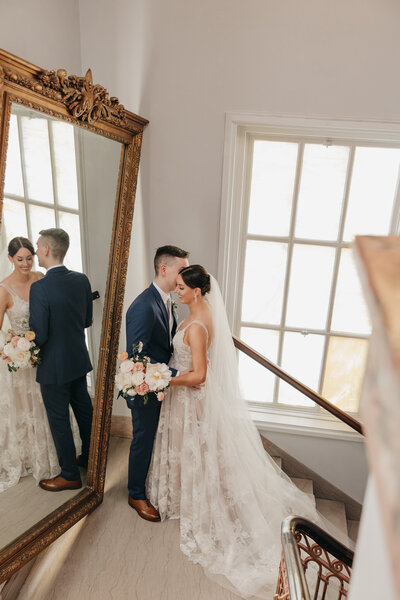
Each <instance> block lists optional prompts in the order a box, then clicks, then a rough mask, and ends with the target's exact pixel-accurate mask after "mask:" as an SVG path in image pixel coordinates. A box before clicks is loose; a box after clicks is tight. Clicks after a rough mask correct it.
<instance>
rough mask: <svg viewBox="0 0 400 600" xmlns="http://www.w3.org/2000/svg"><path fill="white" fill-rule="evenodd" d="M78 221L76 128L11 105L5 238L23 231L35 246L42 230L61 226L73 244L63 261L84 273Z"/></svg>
mask: <svg viewBox="0 0 400 600" xmlns="http://www.w3.org/2000/svg"><path fill="white" fill-rule="evenodd" d="M61 158H62V160H61ZM80 221H81V215H80V212H79V195H78V175H77V159H76V152H75V136H74V127H73V126H72V125H70V124H68V123H66V122H64V121H57V120H54V119H50V118H47V117H45V116H44V115H41V114H40V113H37V112H34V111H29V110H27V109H25V108H23V109H21V108H19V107H17V106H15V105H14V106H13V113H12V114H11V119H10V132H9V142H8V152H7V169H6V178H5V188H4V204H3V222H4V231H5V236H6V239H7V242H8V241H9V240H10V239H12V238H13V237H15V236H18V235H23V236H25V237H28V238H29V239H30V240H32V242H33V244H35V242H36V240H37V239H38V237H39V231H40V230H41V229H47V228H49V227H61V228H63V229H65V230H66V231H68V233H69V235H70V242H71V243H70V250H69V251H68V254H67V256H66V260H65V264H66V265H67V266H68V267H69V268H71V269H74V270H76V271H82V270H83V264H82V263H83V257H82V247H81V233H80V232H81V227H80V225H81V223H80Z"/></svg>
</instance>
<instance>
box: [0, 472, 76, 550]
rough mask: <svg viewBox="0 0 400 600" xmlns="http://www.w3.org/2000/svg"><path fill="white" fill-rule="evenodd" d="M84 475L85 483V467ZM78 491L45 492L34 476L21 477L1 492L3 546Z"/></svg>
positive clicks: (0, 526)
mask: <svg viewBox="0 0 400 600" xmlns="http://www.w3.org/2000/svg"><path fill="white" fill-rule="evenodd" d="M81 478H82V483H83V486H85V485H86V471H85V470H84V469H81ZM79 492H80V490H64V491H62V492H57V493H52V492H46V491H45V490H42V489H41V488H40V487H39V486H38V484H37V482H36V480H35V479H34V478H33V476H32V475H29V476H27V477H21V479H20V480H19V482H18V483H17V484H16V485H13V486H12V487H10V488H8V489H7V490H5V491H4V492H2V493H1V494H0V516H1V517H0V548H3V547H4V546H6V545H7V544H9V543H10V542H12V541H13V540H14V539H15V538H17V537H18V536H19V535H21V533H24V532H25V531H27V530H28V529H29V528H30V527H32V526H33V525H36V523H38V522H39V521H40V520H41V519H44V517H47V516H48V515H49V514H50V513H51V512H52V511H53V510H55V509H56V508H59V507H60V506H61V505H62V504H64V502H66V501H67V500H69V499H70V498H72V497H73V496H75V495H76V494H78V493H79Z"/></svg>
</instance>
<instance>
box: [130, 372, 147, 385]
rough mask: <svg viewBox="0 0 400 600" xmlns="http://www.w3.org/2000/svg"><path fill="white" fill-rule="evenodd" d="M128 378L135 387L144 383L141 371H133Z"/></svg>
mask: <svg viewBox="0 0 400 600" xmlns="http://www.w3.org/2000/svg"><path fill="white" fill-rule="evenodd" d="M130 378H131V385H134V386H135V387H136V386H137V385H142V383H143V381H144V373H143V371H133V372H132V373H130Z"/></svg>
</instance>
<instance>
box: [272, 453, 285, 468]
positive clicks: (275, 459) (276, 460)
mask: <svg viewBox="0 0 400 600" xmlns="http://www.w3.org/2000/svg"><path fill="white" fill-rule="evenodd" d="M271 458H272V460H274V461H275V462H276V464H277V465H278V467H279V468H280V469H282V459H281V457H280V456H271Z"/></svg>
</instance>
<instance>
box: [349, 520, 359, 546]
mask: <svg viewBox="0 0 400 600" xmlns="http://www.w3.org/2000/svg"><path fill="white" fill-rule="evenodd" d="M359 526H360V521H352V520H351V519H347V531H348V532H349V538H350V539H351V540H353V542H356V541H357V537H358V528H359Z"/></svg>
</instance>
